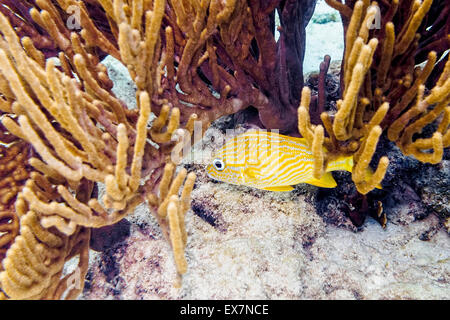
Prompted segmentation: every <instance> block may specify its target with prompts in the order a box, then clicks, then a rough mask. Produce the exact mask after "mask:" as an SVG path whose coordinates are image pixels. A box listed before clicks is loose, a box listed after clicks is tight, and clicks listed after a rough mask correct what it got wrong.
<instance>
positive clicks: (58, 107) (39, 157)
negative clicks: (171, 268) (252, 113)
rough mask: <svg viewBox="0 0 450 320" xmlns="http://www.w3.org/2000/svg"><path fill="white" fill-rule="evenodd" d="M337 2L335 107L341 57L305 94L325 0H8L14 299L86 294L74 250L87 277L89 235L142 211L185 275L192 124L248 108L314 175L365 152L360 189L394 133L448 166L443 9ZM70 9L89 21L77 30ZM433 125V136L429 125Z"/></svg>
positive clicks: (7, 152)
mask: <svg viewBox="0 0 450 320" xmlns="http://www.w3.org/2000/svg"><path fill="white" fill-rule="evenodd" d="M327 2H328V4H329V5H331V6H332V7H334V8H336V9H337V10H339V12H340V14H341V16H342V20H343V24H344V30H345V31H346V34H345V47H346V49H345V53H344V57H343V59H342V68H341V85H340V86H341V88H340V89H341V90H340V91H341V99H340V100H338V101H337V103H336V105H337V110H331V109H329V110H326V109H325V103H324V101H325V98H326V92H325V86H324V83H323V78H324V77H323V75H324V74H325V73H326V72H327V69H328V63H329V60H326V61H324V63H323V65H321V68H320V69H321V77H319V78H320V79H322V82H320V81H319V82H320V83H319V92H318V95H317V97H316V96H311V91H310V90H309V89H308V88H306V87H305V88H303V73H302V62H303V57H304V52H305V50H304V44H305V27H306V25H307V23H308V21H309V19H310V17H311V15H312V12H313V10H314V6H315V0H285V1H281V0H270V1H265V0H247V1H236V0H227V1H224V0H195V1H194V0H190V1H188V0H182V1H178V0H177V1H172V0H167V1H164V0H128V1H127V0H114V1H106V0H86V1H74V0H52V1H48V0H28V1H25V0H23V1H9V0H1V1H0V3H1V6H0V32H1V37H0V112H1V116H2V124H1V127H0V129H1V132H0V140H1V141H2V145H1V157H0V173H1V175H2V179H1V182H0V214H1V220H0V223H1V224H0V230H1V232H2V235H1V236H0V246H1V247H0V255H1V256H0V258H1V259H2V266H1V273H0V288H1V295H2V297H3V298H12V299H59V298H67V299H70V298H76V297H77V296H78V295H79V293H80V292H81V290H82V285H81V286H78V287H73V286H70V285H69V284H70V281H69V279H71V278H72V277H73V276H74V275H75V273H69V274H65V273H63V269H64V266H65V265H66V262H68V261H69V260H71V259H73V258H78V260H77V261H78V268H77V274H76V276H79V277H80V280H81V283H83V282H84V281H83V279H84V276H85V275H86V272H87V267H88V252H89V239H90V232H91V229H92V228H99V227H102V226H107V225H111V224H114V223H116V222H118V221H119V220H121V219H122V218H123V217H125V216H127V215H128V214H131V213H132V212H133V211H134V209H135V208H136V206H138V205H140V204H142V203H145V204H146V205H147V206H149V208H150V212H151V213H152V214H153V215H154V216H155V218H156V219H157V221H158V222H159V224H160V226H161V230H162V233H163V234H164V236H165V237H166V238H167V240H168V241H169V242H170V244H171V246H172V249H173V254H174V261H175V264H176V266H177V270H178V273H179V274H183V273H184V272H186V269H187V262H186V259H185V257H184V249H185V246H186V241H187V233H186V230H185V224H184V215H185V213H186V212H187V210H188V208H189V201H190V193H191V191H192V189H193V187H194V181H195V175H194V174H193V173H189V174H188V173H187V171H186V170H185V169H181V170H178V171H176V165H175V164H174V163H172V162H171V160H170V159H171V158H170V155H171V153H172V152H173V151H174V147H175V146H176V144H177V142H179V140H180V139H182V137H186V136H187V137H189V136H192V132H193V129H194V121H196V120H198V121H201V122H202V124H203V129H206V128H207V126H208V125H209V124H210V123H211V122H212V121H214V120H215V119H217V118H219V117H221V116H223V115H228V114H233V113H236V112H238V111H240V110H244V109H246V108H247V107H249V106H252V107H254V108H255V109H256V110H257V111H258V115H259V117H258V120H257V122H258V124H259V125H260V126H261V127H264V128H267V129H280V130H281V131H282V132H283V133H287V134H293V135H296V134H299V133H300V134H301V135H302V136H303V137H305V138H306V139H307V141H308V143H309V145H310V147H311V149H312V151H313V155H314V159H315V162H314V175H315V177H317V178H320V177H321V176H322V175H323V173H324V172H325V169H326V165H327V163H328V162H330V161H332V160H333V159H336V158H337V157H339V156H342V155H353V157H354V163H355V164H354V168H353V170H352V179H353V181H354V182H355V185H356V187H357V189H358V190H359V192H361V193H363V194H365V193H367V192H369V191H370V190H372V189H373V188H374V187H375V186H377V185H378V184H379V183H380V181H381V180H382V179H383V177H384V175H385V172H386V168H387V166H388V159H387V158H386V157H382V158H381V159H380V161H379V163H378V165H377V168H376V170H375V171H374V173H373V175H371V176H367V174H366V172H367V170H366V169H367V167H368V166H369V163H370V161H371V159H372V156H373V155H374V153H375V150H376V146H377V142H378V140H379V138H380V136H381V134H382V133H383V132H386V133H387V137H388V138H389V139H390V140H391V141H394V142H395V143H396V145H397V146H398V147H399V148H400V149H401V151H402V152H403V153H404V154H406V155H412V156H414V157H416V158H417V159H418V160H420V161H422V162H430V163H438V162H439V161H441V159H442V155H443V149H444V148H446V147H448V146H449V145H450V132H449V128H448V127H449V124H450V107H449V102H450V62H449V58H448V56H449V54H448V51H447V50H448V49H449V48H450V35H449V26H450V21H449V19H450V14H449V10H450V4H449V3H448V1H446V0H434V1H431V0H423V2H420V1H418V0H416V1H412V0H396V1H381V2H380V3H375V2H372V3H369V1H361V0H360V1H356V2H355V1H353V0H350V1H347V2H346V3H341V2H338V1H335V0H328V1H327ZM73 12H77V13H78V18H79V19H78V20H77V21H76V22H78V23H79V24H80V28H76V29H74V30H70V28H69V27H68V25H69V24H68V23H67V21H68V20H69V19H71V18H73V17H72V16H71V13H73ZM275 12H277V13H278V15H279V18H280V26H279V28H278V29H279V31H280V37H279V39H278V40H277V41H276V40H275V36H274V35H275ZM379 13H381V20H380V28H375V29H373V28H371V27H370V26H371V25H372V21H373V20H374V18H376V17H375V16H376V15H378V14H379ZM106 55H111V56H113V57H115V58H116V59H118V60H120V61H121V62H122V63H123V64H124V65H125V66H126V67H127V68H128V70H129V73H130V75H131V77H132V79H133V81H134V82H135V84H136V87H137V92H136V99H137V102H138V107H137V108H136V109H130V108H128V106H127V105H126V104H125V103H124V102H123V101H121V100H120V99H118V98H117V97H116V96H115V95H114V93H113V92H112V87H113V83H112V81H111V80H110V78H109V76H108V73H107V70H106V67H105V66H104V65H103V64H102V63H101V62H100V61H101V59H102V58H103V57H105V56H106ZM50 57H57V58H58V59H59V64H58V65H57V64H56V63H55V60H54V59H47V58H50ZM302 88H303V89H302ZM299 106H300V107H299ZM151 112H153V113H154V114H155V115H156V116H157V117H156V119H155V120H154V121H153V122H152V123H151V125H150V126H149V125H148V122H149V116H150V113H151ZM297 114H298V117H297V116H296V115H297ZM297 119H298V121H297ZM426 126H431V128H432V130H433V131H434V132H433V133H432V134H430V135H429V136H426V135H425V136H424V135H420V134H421V132H422V129H423V128H425V127H426ZM428 131H429V130H428ZM323 147H325V148H323ZM99 186H104V189H105V191H104V192H99ZM74 272H75V271H74Z"/></svg>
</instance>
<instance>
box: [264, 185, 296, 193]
mask: <svg viewBox="0 0 450 320" xmlns="http://www.w3.org/2000/svg"><path fill="white" fill-rule="evenodd" d="M261 189H263V190H268V191H275V192H283V191H292V190H294V188H293V187H292V186H279V187H267V188H261Z"/></svg>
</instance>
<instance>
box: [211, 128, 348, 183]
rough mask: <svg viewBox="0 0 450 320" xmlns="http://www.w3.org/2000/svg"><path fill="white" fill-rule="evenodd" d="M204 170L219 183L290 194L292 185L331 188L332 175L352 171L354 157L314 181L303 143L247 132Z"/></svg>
mask: <svg viewBox="0 0 450 320" xmlns="http://www.w3.org/2000/svg"><path fill="white" fill-rule="evenodd" d="M213 159H214V160H213V161H212V163H211V164H209V165H208V166H207V168H206V172H207V175H208V176H209V177H210V178H212V179H214V180H218V181H223V182H227V183H230V184H236V185H245V186H249V187H253V188H258V189H263V190H269V191H291V190H293V189H294V188H293V187H292V186H293V185H296V184H299V183H308V184H311V185H314V186H318V187H322V188H334V187H336V186H337V183H336V181H335V180H334V178H333V176H332V175H331V171H335V170H345V171H349V172H351V171H352V167H353V157H352V156H347V157H341V158H337V159H336V160H333V161H330V162H329V163H328V165H327V169H326V173H325V174H324V175H323V176H322V177H321V178H320V179H315V178H314V177H313V166H314V159H313V156H312V152H311V149H310V148H309V146H308V144H307V142H306V139H304V138H295V137H289V136H285V135H281V134H278V133H274V132H270V131H266V130H249V131H247V132H245V133H243V134H240V135H238V136H236V137H234V138H232V139H230V140H229V141H227V142H226V143H225V145H224V146H223V147H222V148H220V149H219V150H218V151H217V152H216V153H215V154H214V157H213Z"/></svg>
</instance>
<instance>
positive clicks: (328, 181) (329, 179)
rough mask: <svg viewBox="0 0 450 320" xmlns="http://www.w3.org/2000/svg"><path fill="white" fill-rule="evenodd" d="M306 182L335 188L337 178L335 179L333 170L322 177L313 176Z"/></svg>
mask: <svg viewBox="0 0 450 320" xmlns="http://www.w3.org/2000/svg"><path fill="white" fill-rule="evenodd" d="M305 183H308V184H312V185H313V186H316V187H321V188H335V187H336V186H337V183H336V180H334V178H333V176H332V175H331V172H327V173H325V174H324V175H323V177H322V178H320V179H315V178H312V179H310V180H308V181H305Z"/></svg>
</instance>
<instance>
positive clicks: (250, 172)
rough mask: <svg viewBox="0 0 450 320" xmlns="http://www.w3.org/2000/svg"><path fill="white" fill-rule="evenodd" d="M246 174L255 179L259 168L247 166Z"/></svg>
mask: <svg viewBox="0 0 450 320" xmlns="http://www.w3.org/2000/svg"><path fill="white" fill-rule="evenodd" d="M244 176H246V177H249V178H253V179H255V178H256V176H257V170H256V169H254V168H249V167H247V168H245V169H244Z"/></svg>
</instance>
